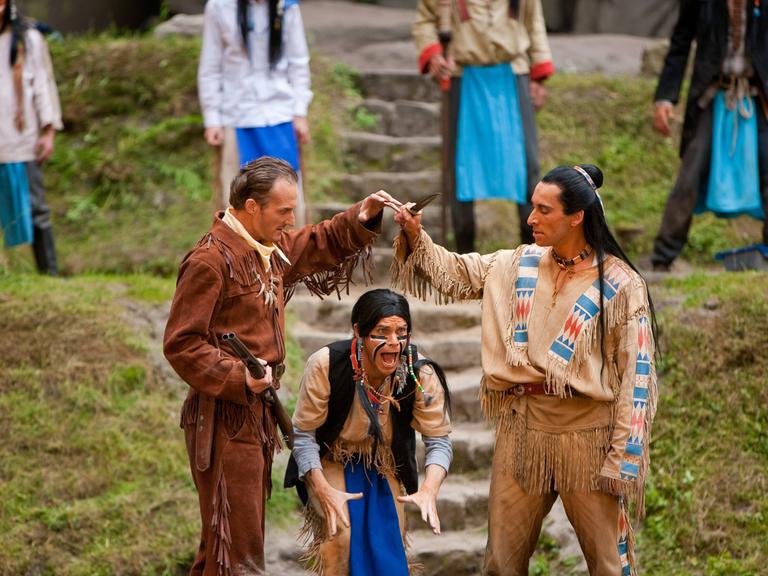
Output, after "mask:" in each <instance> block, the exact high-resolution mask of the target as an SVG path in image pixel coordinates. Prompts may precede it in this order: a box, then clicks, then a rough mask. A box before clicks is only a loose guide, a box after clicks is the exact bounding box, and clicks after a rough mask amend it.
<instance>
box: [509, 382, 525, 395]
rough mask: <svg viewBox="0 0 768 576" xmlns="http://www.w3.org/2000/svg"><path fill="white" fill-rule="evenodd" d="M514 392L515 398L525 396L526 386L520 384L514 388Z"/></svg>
mask: <svg viewBox="0 0 768 576" xmlns="http://www.w3.org/2000/svg"><path fill="white" fill-rule="evenodd" d="M512 392H513V393H514V395H515V396H524V395H525V386H523V385H522V384H518V385H517V386H515V387H514V388H512Z"/></svg>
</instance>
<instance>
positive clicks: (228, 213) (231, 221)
mask: <svg viewBox="0 0 768 576" xmlns="http://www.w3.org/2000/svg"><path fill="white" fill-rule="evenodd" d="M222 221H223V222H224V224H226V225H227V226H229V227H230V228H232V230H234V231H235V233H236V234H237V235H238V236H240V237H241V238H242V239H243V240H245V241H246V242H247V243H248V246H250V247H251V248H253V249H254V250H256V251H257V252H258V253H259V256H261V260H262V261H263V262H264V269H265V270H266V271H267V272H269V270H270V268H271V267H272V264H271V263H270V261H269V258H270V256H272V252H277V255H278V256H280V258H282V259H283V260H284V261H285V262H286V263H287V264H289V265H290V263H291V261H290V260H288V257H287V256H286V255H285V254H284V253H283V251H282V250H280V248H278V247H277V246H276V245H275V244H269V245H265V244H262V243H261V242H258V241H256V240H254V239H253V236H251V235H250V234H249V233H248V230H246V229H245V226H243V223H242V222H240V220H238V219H237V218H236V217H235V214H234V211H233V209H232V208H231V207H230V208H227V209H226V210H225V211H224V218H222Z"/></svg>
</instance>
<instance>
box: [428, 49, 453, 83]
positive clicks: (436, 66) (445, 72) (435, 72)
mask: <svg viewBox="0 0 768 576" xmlns="http://www.w3.org/2000/svg"><path fill="white" fill-rule="evenodd" d="M455 67H456V64H455V62H454V61H453V58H451V57H450V56H449V57H448V60H446V59H445V58H444V57H443V55H442V54H434V55H433V56H432V58H430V59H429V73H430V74H431V75H432V77H433V78H434V79H435V80H437V81H438V82H442V81H444V80H448V79H449V78H450V77H451V74H452V73H453V69H454V68H455Z"/></svg>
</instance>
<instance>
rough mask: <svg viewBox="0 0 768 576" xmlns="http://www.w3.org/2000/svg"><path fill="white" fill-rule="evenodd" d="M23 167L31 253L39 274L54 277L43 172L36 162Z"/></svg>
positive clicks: (54, 250)
mask: <svg viewBox="0 0 768 576" xmlns="http://www.w3.org/2000/svg"><path fill="white" fill-rule="evenodd" d="M25 166H26V169H27V179H28V180H29V196H30V201H31V204H32V231H33V240H32V251H33V252H34V254H35V263H36V264H37V270H38V272H40V273H41V274H50V275H51V276H56V275H57V274H58V273H59V269H58V265H57V263H56V247H55V245H54V242H53V225H52V224H51V209H50V208H49V207H48V204H46V202H45V188H44V187H43V171H42V170H41V169H40V165H39V164H38V163H37V162H26V163H25Z"/></svg>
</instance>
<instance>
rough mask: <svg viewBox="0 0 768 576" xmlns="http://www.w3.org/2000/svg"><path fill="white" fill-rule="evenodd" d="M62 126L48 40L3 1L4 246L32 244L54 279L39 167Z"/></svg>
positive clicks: (0, 134)
mask: <svg viewBox="0 0 768 576" xmlns="http://www.w3.org/2000/svg"><path fill="white" fill-rule="evenodd" d="M61 128H62V123H61V107H60V105H59V95H58V91H57V90H56V81H55V79H54V76H53V67H52V65H51V57H50V54H49V53H48V47H47V46H46V43H45V39H44V38H43V35H42V34H41V33H40V32H38V31H37V30H36V29H35V28H34V27H33V26H31V25H30V24H29V23H28V22H27V21H25V20H24V19H23V18H22V17H21V15H20V14H19V12H18V10H17V8H16V0H0V224H2V228H3V236H4V240H5V246H6V248H10V247H11V246H17V245H21V244H32V248H33V252H34V254H35V262H36V264H37V269H38V271H39V272H41V273H43V274H51V275H56V274H58V266H57V263H56V250H55V247H54V242H53V227H52V225H51V218H50V213H51V211H50V208H49V207H48V205H47V204H46V202H45V194H44V188H43V174H42V170H41V165H42V164H43V163H45V162H46V161H47V160H48V158H50V156H51V154H52V153H53V141H54V135H55V131H56V130H61Z"/></svg>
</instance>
